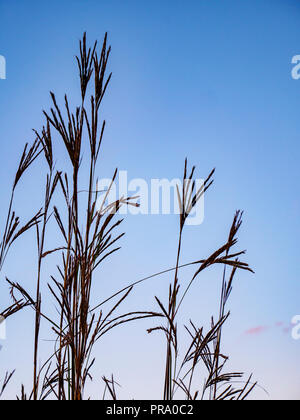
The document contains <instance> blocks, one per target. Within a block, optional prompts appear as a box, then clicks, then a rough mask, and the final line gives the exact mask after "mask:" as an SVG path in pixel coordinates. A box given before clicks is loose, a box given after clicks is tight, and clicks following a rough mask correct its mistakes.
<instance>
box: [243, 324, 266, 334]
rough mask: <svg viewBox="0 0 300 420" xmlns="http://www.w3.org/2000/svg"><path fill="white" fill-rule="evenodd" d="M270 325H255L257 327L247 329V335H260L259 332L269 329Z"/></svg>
mask: <svg viewBox="0 0 300 420" xmlns="http://www.w3.org/2000/svg"><path fill="white" fill-rule="evenodd" d="M267 329H268V327H264V326H262V325H261V326H259V327H255V328H251V329H250V330H247V331H246V332H245V334H247V335H258V334H262V333H264V332H265V331H267Z"/></svg>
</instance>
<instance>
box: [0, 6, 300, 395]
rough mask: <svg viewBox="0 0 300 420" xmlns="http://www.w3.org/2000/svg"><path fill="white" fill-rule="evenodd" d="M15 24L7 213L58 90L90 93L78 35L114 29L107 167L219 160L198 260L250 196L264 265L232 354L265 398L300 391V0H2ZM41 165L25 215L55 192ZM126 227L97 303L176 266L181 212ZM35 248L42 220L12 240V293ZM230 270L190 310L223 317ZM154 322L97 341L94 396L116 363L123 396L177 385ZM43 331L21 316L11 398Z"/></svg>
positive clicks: (237, 296)
mask: <svg viewBox="0 0 300 420" xmlns="http://www.w3.org/2000/svg"><path fill="white" fill-rule="evenodd" d="M0 28H1V29H0V55H3V56H5V57H6V61H7V79H6V80H0V98H1V99H0V141H1V149H0V150H1V154H0V180H1V204H2V205H1V209H0V220H1V223H2V225H1V226H3V223H4V217H5V212H6V207H7V203H8V194H9V191H10V187H11V183H12V179H13V174H14V171H15V168H16V165H17V161H18V159H19V156H20V153H21V150H22V148H23V145H24V143H25V141H28V140H29V141H31V140H32V139H33V135H32V132H31V129H32V128H37V129H39V128H40V127H41V125H42V123H43V116H42V112H41V110H42V109H48V108H49V105H50V101H49V91H50V90H53V91H54V92H55V93H56V94H57V97H58V98H61V99H62V98H63V94H64V93H65V92H67V93H68V94H70V96H72V98H73V99H74V100H75V101H76V99H78V98H79V94H78V92H79V85H78V80H77V73H76V64H75V60H74V56H75V54H76V53H77V50H78V40H79V38H80V37H81V35H82V33H83V32H84V31H87V33H88V38H89V40H90V41H91V42H92V41H94V40H95V39H98V40H99V41H100V42H101V40H102V38H103V35H104V33H105V31H108V34H109V42H110V44H111V45H112V56H111V62H110V68H111V70H112V71H113V78H112V82H111V86H110V88H109V92H108V95H107V98H106V101H105V107H104V114H103V116H104V117H105V118H106V120H107V130H106V135H105V142H104V147H103V151H102V152H103V155H102V163H101V165H100V167H99V176H109V175H111V174H112V172H113V169H114V168H115V167H116V166H117V167H118V168H119V169H121V170H128V175H129V177H130V178H131V179H132V178H145V179H147V180H150V179H151V178H164V177H165V178H170V179H171V178H174V177H178V176H181V174H182V168H183V163H184V158H185V157H186V156H187V157H188V158H189V161H190V163H191V164H195V165H197V176H199V177H205V176H206V175H207V174H208V173H209V171H210V170H211V169H212V168H213V167H216V168H217V172H216V177H215V179H216V182H215V185H214V186H213V187H212V189H211V191H210V192H209V194H207V196H206V204H205V207H206V214H205V221H204V223H203V224H202V225H201V226H197V227H189V228H187V232H186V236H185V240H184V251H183V262H189V261H192V260H194V259H199V258H202V257H205V256H208V255H209V254H210V253H211V252H212V251H213V250H214V249H215V247H217V246H219V245H222V244H223V242H224V241H225V240H226V236H227V231H228V229H229V227H230V224H231V222H232V217H233V215H234V212H235V210H236V209H238V208H241V209H243V210H245V216H244V225H243V228H242V231H241V234H240V243H239V246H240V247H241V248H242V249H243V248H247V251H248V252H247V256H246V259H247V261H248V262H249V263H250V265H251V267H252V268H253V269H254V270H255V275H251V274H247V273H240V274H239V275H238V276H237V279H236V283H235V288H234V291H233V294H232V298H231V301H230V308H231V314H232V315H231V318H230V320H229V322H228V325H227V327H226V337H225V349H224V352H227V353H228V354H229V355H230V357H231V359H230V364H229V367H230V368H232V369H234V370H236V371H245V372H247V373H251V372H253V374H254V378H255V380H258V381H259V384H260V385H261V386H262V387H263V388H265V389H266V390H267V391H268V393H269V396H268V395H267V394H266V393H265V392H264V391H262V390H261V389H258V390H257V391H256V393H255V394H254V395H253V397H254V398H273V399H280V398H286V399H288V398H294V399H299V398H300V341H295V340H293V339H292V338H291V331H290V322H291V319H292V317H293V316H294V315H296V314H300V283H299V236H300V223H299V212H300V198H299V181H300V179H299V178H300V177H299V154H300V146H299V134H300V118H299V117H300V108H299V103H300V80H299V81H296V80H293V79H292V77H291V70H292V67H293V66H292V64H291V59H292V57H293V56H294V55H296V54H300V3H299V1H297V0H264V1H261V0H243V1H241V0H210V1H208V0H197V1H196V0H187V1H179V0H172V1H170V0H164V1H158V0H153V1H151V2H150V1H137V0H124V1H118V0H110V1H103V0H97V1H96V0H85V1H83V0H81V1H79V0H72V1H71V0H63V1H58V0H52V1H43V2H41V1H33V0H27V1H21V0H11V1H9V2H8V1H4V0H0ZM41 173H42V171H41V168H40V167H39V164H38V163H37V164H36V165H35V167H34V168H33V170H32V171H31V172H30V175H29V176H28V177H27V178H26V179H25V181H24V183H23V185H22V188H21V189H20V190H19V196H18V197H19V198H18V202H17V208H18V209H19V213H20V212H22V214H24V215H25V216H26V215H29V214H31V213H32V209H33V208H37V207H38V205H39V202H40V200H41V195H40V194H39V187H40V185H41V184H42V182H43V179H42V177H41ZM123 228H125V229H126V232H127V235H126V237H125V239H124V240H122V246H123V248H122V250H121V251H120V252H119V254H118V255H115V256H114V261H113V265H109V264H107V266H105V267H104V269H103V271H102V272H101V273H100V274H99V283H98V284H97V287H96V288H95V301H99V300H101V298H102V297H106V296H107V295H109V293H110V291H114V290H117V289H118V288H119V287H120V286H123V285H126V284H127V283H130V282H131V281H134V280H137V279H139V278H140V277H143V276H145V275H148V274H152V273H153V272H156V271H159V270H161V269H164V268H168V267H171V266H173V265H174V262H175V257H176V240H177V219H176V216H137V217H136V216H129V217H128V219H127V220H126V221H125V225H124V226H123ZM32 249H33V248H32V238H31V236H30V234H29V235H27V236H26V237H24V238H23V239H22V240H21V241H20V242H19V243H18V245H17V246H16V248H15V249H14V251H13V252H12V254H10V257H9V258H8V260H7V263H6V265H5V267H4V270H3V272H2V273H1V286H0V292H1V299H2V296H3V301H4V303H5V302H6V301H7V291H6V290H7V288H6V286H5V285H4V277H5V275H7V276H8V277H9V278H11V279H12V280H15V281H18V282H20V283H22V284H24V285H25V286H26V287H28V288H33V284H34V258H35V254H34V253H33V250H32ZM16 262H17V263H16ZM53 269H54V270H55V268H53ZM47 270H49V273H50V272H52V271H53V270H52V267H51V266H50V267H47V268H46V271H47ZM189 274H190V272H189V271H188V270H187V271H184V272H183V273H182V281H185V280H186V279H188V278H189V277H188V275H189ZM220 274H221V273H220V272H207V273H205V274H204V275H203V277H202V278H201V281H200V280H199V282H198V283H197V285H195V286H194V289H193V293H192V294H191V295H190V296H189V298H188V300H187V303H186V305H185V306H184V308H183V312H182V322H183V323H187V322H188V320H189V319H190V318H192V319H193V320H194V321H195V322H196V323H197V324H198V325H202V324H204V325H207V324H208V322H209V319H210V315H213V314H214V315H216V313H217V300H218V296H219V293H220V284H221V283H220V282H221V275H220ZM45 277H46V276H45ZM170 279H171V278H170V277H169V276H163V277H160V278H158V279H155V280H153V281H150V282H148V283H147V284H145V285H143V286H141V287H140V288H138V289H136V291H135V292H134V294H133V296H132V298H131V299H130V301H129V303H128V307H130V308H134V309H153V308H155V303H154V295H158V296H159V297H161V298H164V297H165V296H166V292H167V289H168V284H169V281H170ZM47 280H48V278H45V279H44V281H45V282H46V281H47ZM4 303H3V304H4ZM1 306H2V304H1ZM148 326H149V323H147V322H143V323H140V324H136V325H132V326H129V327H126V328H124V329H122V330H118V331H117V330H116V331H115V333H113V334H111V335H110V336H109V337H107V338H106V339H105V340H104V341H103V343H102V344H101V346H99V347H98V348H97V355H98V357H99V361H98V364H97V368H96V371H95V377H94V382H93V384H92V386H91V388H90V391H91V393H92V395H93V396H95V397H97V396H98V397H99V396H100V392H101V390H102V389H103V387H102V384H101V376H102V375H103V374H105V375H110V374H111V373H114V375H115V377H116V380H117V381H118V382H119V383H121V384H122V388H121V389H120V397H121V398H136V399H138V398H159V397H161V395H162V387H163V383H162V371H163V363H164V350H165V347H164V341H163V337H162V336H160V335H156V336H154V335H153V336H148V335H147V333H146V328H147V327H148ZM32 329H33V317H32V313H30V312H29V311H28V312H26V313H23V314H19V315H18V316H17V317H15V318H14V319H12V320H10V321H9V322H8V325H7V334H8V337H7V340H6V341H5V342H1V344H2V345H3V349H2V350H1V353H0V356H1V366H0V371H1V373H3V372H4V370H6V368H14V367H15V368H17V373H16V376H15V379H14V382H13V383H12V384H11V386H10V388H9V392H8V394H9V395H11V396H13V395H14V393H15V387H18V386H19V384H20V383H21V381H23V382H25V383H26V384H30V379H31V367H30V365H31V360H32V346H31V338H32ZM249 331H250V332H252V333H251V334H250V333H249ZM42 338H44V339H45V340H46V339H47V333H46V330H45V333H44V335H43V337H42ZM184 340H185V338H184V336H183V341H184ZM47 345H49V343H47V342H45V346H44V347H45V348H43V349H42V355H41V357H42V356H43V355H44V353H43V352H44V351H46V346H47ZM201 385H202V384H201ZM201 385H200V386H201Z"/></svg>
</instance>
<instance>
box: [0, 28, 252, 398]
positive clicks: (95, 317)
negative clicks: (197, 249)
mask: <svg viewBox="0 0 300 420" xmlns="http://www.w3.org/2000/svg"><path fill="white" fill-rule="evenodd" d="M110 51H111V49H110V47H109V46H108V45H107V35H105V38H104V41H103V44H102V47H101V48H100V50H99V51H98V46H97V43H95V44H94V45H93V46H92V47H88V46H87V42H86V35H85V34H84V36H83V39H82V41H81V42H80V53H79V56H78V57H76V60H77V64H78V70H79V81H80V90H81V102H80V104H79V105H78V106H77V107H75V108H74V109H71V107H70V105H69V100H68V97H67V95H66V96H65V98H64V104H63V105H59V101H58V100H57V98H56V96H55V94H54V93H51V99H52V107H51V109H50V111H44V116H45V125H44V127H43V128H42V129H41V130H40V131H38V130H37V131H35V136H36V139H35V140H34V142H33V145H32V146H31V147H30V148H28V146H27V145H26V147H25V149H24V152H23V154H22V157H21V161H20V165H19V167H18V170H17V172H16V177H15V180H14V183H13V189H12V195H11V200H10V205H9V210H8V216H7V221H6V225H5V228H4V232H3V235H2V238H3V239H2V242H1V244H0V268H2V266H3V263H4V260H5V257H6V255H7V252H8V251H9V248H10V247H11V245H12V244H13V243H14V241H15V240H16V239H18V238H19V237H20V236H21V235H22V234H23V233H25V232H26V231H28V230H29V229H32V228H34V229H35V230H36V243H37V250H38V263H37V271H36V272H37V274H36V290H35V294H34V296H31V295H30V293H28V291H26V289H25V288H24V287H23V286H22V285H21V284H19V283H16V282H11V281H10V280H9V279H7V282H8V284H9V286H10V290H11V298H12V305H11V306H10V307H9V308H7V309H5V310H4V311H2V313H1V315H2V316H3V317H5V318H8V317H10V316H12V315H14V314H15V313H16V312H18V311H20V310H23V309H24V308H25V307H30V308H32V310H33V311H34V316H35V320H34V325H33V328H34V342H33V360H32V368H33V372H32V375H33V379H32V388H31V389H29V390H28V391H26V390H25V388H24V386H23V385H22V387H21V394H20V396H19V397H18V398H19V399H22V400H26V399H32V400H45V399H47V398H52V399H53V398H54V399H57V400H82V399H83V398H84V391H85V388H86V384H87V381H88V380H89V379H91V377H92V367H93V365H94V363H95V357H96V354H95V351H94V347H95V344H96V343H97V342H98V341H99V340H101V339H102V337H103V336H104V335H105V334H107V333H109V332H110V331H111V330H112V329H114V328H116V327H118V328H121V327H122V328H124V327H125V324H126V323H128V322H133V321H137V320H140V319H146V318H157V319H159V320H160V321H159V322H160V325H159V326H158V327H156V328H151V329H149V330H148V332H149V333H152V332H153V331H161V332H163V333H164V335H165V337H166V368H165V374H164V378H162V382H163V383H164V392H163V395H162V397H163V399H165V400H173V399H175V394H176V391H178V390H179V389H181V391H183V393H184V395H185V396H186V398H187V399H191V400H192V399H197V398H202V399H204V398H205V399H211V400H219V399H244V398H245V397H247V395H248V394H249V392H251V390H252V389H253V387H254V386H255V385H252V384H251V383H250V382H251V378H249V380H248V381H246V382H244V386H243V387H242V388H241V389H236V388H234V385H233V382H234V381H236V379H237V378H239V379H240V380H241V378H242V374H241V373H226V372H225V364H226V361H227V357H226V356H224V355H223V353H222V328H223V325H224V323H225V322H226V321H227V319H228V317H229V312H227V310H226V305H227V302H228V298H229V296H230V293H231V290H232V285H233V279H234V277H235V275H236V273H237V271H238V270H249V271H251V269H250V268H249V267H248V265H247V264H246V263H245V262H242V261H241V260H240V257H241V256H242V255H243V254H244V251H233V250H232V248H233V247H234V246H235V245H236V243H237V233H238V231H239V229H240V226H241V217H242V213H241V212H237V213H236V215H235V216H234V220H233V223H232V226H231V229H230V232H229V235H228V239H227V241H226V242H225V243H224V244H222V246H221V247H220V248H219V249H218V250H217V251H215V252H213V253H212V254H211V255H210V256H209V257H207V258H202V259H199V260H198V261H194V262H192V263H190V264H186V265H191V266H195V273H194V275H193V277H192V278H191V280H190V282H189V283H188V285H187V286H185V287H184V286H183V285H182V284H181V282H180V269H181V268H182V267H183V265H181V264H180V257H181V250H182V237H183V234H184V228H185V224H186V220H187V218H188V217H189V215H190V214H191V212H192V210H193V209H194V207H195V206H196V205H197V203H198V202H199V200H200V199H201V198H202V196H203V194H204V193H206V191H207V190H208V189H209V188H210V186H211V185H212V183H213V175H214V170H213V171H212V172H211V173H210V174H209V176H208V177H207V179H206V181H205V182H204V185H203V186H202V187H201V188H200V189H199V190H198V191H196V190H195V188H196V187H195V185H196V184H195V180H194V172H195V167H193V168H192V169H191V171H190V172H188V163H187V160H186V161H185V166H184V173H183V188H182V190H181V191H180V190H179V188H177V194H178V201H179V206H180V210H181V211H180V217H179V238H178V251H177V256H176V262H175V266H174V267H173V268H171V269H169V270H165V271H163V272H164V273H165V272H173V274H174V278H173V281H172V283H171V284H170V286H169V300H168V302H167V303H163V302H162V301H161V300H160V299H159V298H158V297H155V300H156V303H157V305H158V310H133V311H131V312H125V313H120V312H119V310H120V308H121V306H122V303H123V302H124V301H125V300H126V299H127V297H128V296H129V294H130V293H131V291H132V290H133V288H134V287H136V286H137V285H138V284H141V283H143V282H144V281H146V280H149V279H150V278H152V277H154V276H158V275H160V274H162V273H163V272H160V273H156V274H153V275H152V276H148V277H146V278H144V279H141V280H139V281H136V282H134V283H132V284H131V285H128V286H125V287H124V288H123V289H122V290H119V291H117V292H116V293H114V294H113V295H112V296H110V297H109V298H108V299H106V300H105V301H104V302H100V303H99V304H98V305H96V306H95V307H91V290H92V285H93V281H94V274H95V272H96V270H99V269H100V270H101V265H102V263H103V261H104V260H106V259H107V258H110V257H111V256H112V255H113V254H114V253H115V252H116V251H118V250H119V245H118V241H119V240H120V238H121V237H122V236H123V233H120V231H119V228H120V225H121V223H122V219H119V218H118V211H119V209H120V208H121V207H122V206H138V204H137V197H120V198H119V199H118V200H116V201H115V202H114V203H110V204H107V197H108V195H109V192H110V190H111V188H112V184H111V186H110V187H109V188H108V190H107V191H106V194H104V196H103V197H102V198H101V202H100V205H99V200H100V195H99V191H97V178H96V170H97V163H98V161H99V158H100V156H101V144H102V140H103V136H104V131H105V121H102V120H101V117H100V113H101V107H102V101H103V98H104V95H105V93H106V90H107V87H108V85H109V82H110V80H111V74H109V75H108V76H107V74H106V73H107V64H108V60H109V56H110ZM54 133H55V136H58V138H59V139H60V140H61V143H62V144H63V146H64V148H65V151H66V153H67V156H68V160H69V162H68V165H65V167H69V168H70V169H69V170H66V169H65V168H63V169H61V170H58V169H57V168H56V164H55V162H57V160H58V159H57V156H56V147H55V145H54V141H53V135H54ZM85 142H86V144H87V146H88V150H89V153H88V157H87V159H88V165H87V167H88V168H89V169H88V173H87V172H86V171H85V170H84V169H83V167H82V165H81V161H82V151H83V147H85ZM37 158H39V159H41V158H42V159H44V160H45V162H46V164H47V168H48V169H47V173H46V174H45V175H44V176H45V188H44V192H43V194H44V201H43V204H42V208H41V210H39V211H38V212H37V213H36V214H35V215H34V216H33V217H32V219H31V220H29V221H28V222H27V223H25V224H24V225H23V227H21V228H20V226H19V224H20V222H19V218H18V217H17V216H16V215H15V212H14V211H13V203H14V194H15V191H16V188H17V186H18V184H19V182H20V181H21V178H22V176H23V174H24V173H25V172H26V171H27V170H28V169H29V168H30V166H31V165H32V163H33V162H34V161H35V160H36V159H37ZM116 176H117V170H116V171H115V172H114V175H113V178H112V179H113V181H114V180H115V179H116ZM86 179H88V180H89V182H88V186H87V195H84V196H83V195H82V194H80V191H79V190H78V185H79V184H80V185H82V183H83V182H84V181H85V180H86ZM58 194H62V196H63V198H64V200H63V203H64V204H63V205H61V202H60V201H59V200H58V201H57V195H58ZM58 203H59V204H58ZM82 208H84V209H85V211H84V212H83V211H81V210H80V209H82ZM50 221H54V222H55V223H56V226H57V228H58V231H59V232H60V238H59V239H58V242H57V246H56V247H55V248H54V249H50V250H48V249H46V248H45V244H46V243H47V241H46V239H47V235H48V233H49V223H50ZM51 254H57V256H58V258H59V263H58V265H57V270H56V273H57V274H56V275H55V274H53V275H52V276H51V278H50V279H49V280H48V292H49V293H48V294H45V292H44V293H42V290H44V289H43V288H42V287H41V286H42V282H43V278H44V277H43V269H44V263H45V260H46V259H47V257H48V256H49V255H51ZM220 264H221V265H222V266H223V267H224V274H223V281H222V291H221V299H220V312H219V316H218V319H216V320H214V319H213V318H212V319H211V328H210V330H209V331H207V332H205V331H204V329H203V328H199V327H197V326H196V324H194V323H193V322H192V321H190V324H189V326H186V327H185V328H186V331H187V334H188V337H189V339H190V345H189V347H188V348H187V349H186V350H183V349H182V344H181V343H180V342H179V341H178V334H177V331H178V324H179V323H180V322H181V320H180V308H181V305H182V303H183V301H184V299H185V297H186V295H187V293H188V292H189V290H190V287H191V286H192V284H193V283H194V282H195V281H196V280H197V278H198V277H199V276H200V275H201V274H202V272H203V271H204V270H206V269H207V268H208V267H211V266H214V265H220ZM186 265H185V266H186ZM17 296H18V297H17ZM49 299H52V300H53V302H54V303H55V305H56V307H57V308H58V312H59V313H58V314H57V316H54V317H53V315H52V314H48V313H47V312H46V311H45V309H44V307H45V305H43V303H44V302H45V301H47V302H48V301H49ZM107 302H111V307H110V308H109V309H107V310H106V311H104V309H103V305H104V303H107ZM42 322H44V323H45V325H47V326H48V327H49V328H50V330H51V331H52V333H53V334H54V335H55V345H54V349H53V351H52V352H51V353H50V354H49V357H48V359H47V360H45V362H44V364H43V365H42V366H40V367H39V365H38V359H39V343H40V327H41V323H42ZM182 354H183V355H184V356H183V357H182V356H181V355H182ZM200 365H202V366H204V367H205V368H206V371H207V373H206V378H205V382H204V387H203V389H201V390H200V388H199V384H195V375H196V371H197V369H198V368H199V366H200ZM11 376H12V374H7V375H6V377H5V378H4V383H3V387H2V389H1V390H0V395H2V394H3V392H4V390H5V388H6V387H7V385H8V383H9V380H10V379H11ZM103 381H104V384H105V392H104V397H105V396H106V395H110V397H111V398H112V399H117V393H116V382H115V380H114V377H113V376H112V377H111V379H107V378H106V377H103ZM224 384H227V386H226V388H225V389H224V387H223V385H224ZM107 392H108V394H107Z"/></svg>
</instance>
